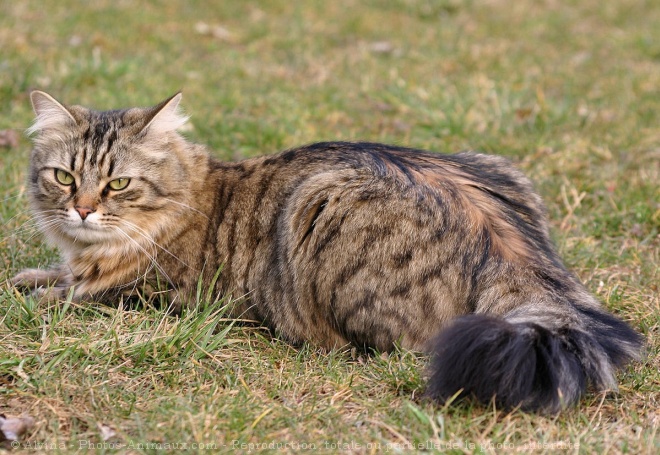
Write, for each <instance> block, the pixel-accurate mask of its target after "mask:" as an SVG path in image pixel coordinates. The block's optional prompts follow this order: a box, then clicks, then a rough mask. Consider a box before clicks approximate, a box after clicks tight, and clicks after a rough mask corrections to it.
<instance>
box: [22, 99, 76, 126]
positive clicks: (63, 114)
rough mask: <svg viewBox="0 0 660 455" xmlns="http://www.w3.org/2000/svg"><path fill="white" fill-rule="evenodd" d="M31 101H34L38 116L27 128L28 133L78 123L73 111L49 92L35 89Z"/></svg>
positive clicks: (35, 111) (33, 106)
mask: <svg viewBox="0 0 660 455" xmlns="http://www.w3.org/2000/svg"><path fill="white" fill-rule="evenodd" d="M30 101H32V109H34V113H35V114H36V115H37V117H36V118H35V119H34V123H33V124H32V126H31V127H30V128H28V129H27V131H26V133H27V134H28V135H32V134H34V133H41V132H44V131H48V130H54V129H61V128H66V127H70V126H72V125H75V124H76V119H75V118H74V117H73V115H72V114H71V112H69V110H68V109H67V108H66V107H65V106H64V105H63V104H61V103H60V102H59V101H57V100H56V99H55V98H53V97H52V96H50V95H49V94H48V93H44V92H40V91H39V90H35V91H33V92H32V93H30Z"/></svg>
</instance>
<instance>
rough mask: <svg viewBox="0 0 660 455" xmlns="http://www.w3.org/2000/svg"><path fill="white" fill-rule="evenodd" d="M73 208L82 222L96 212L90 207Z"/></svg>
mask: <svg viewBox="0 0 660 455" xmlns="http://www.w3.org/2000/svg"><path fill="white" fill-rule="evenodd" d="M74 208H75V209H76V212H78V215H80V218H81V219H82V220H83V221H84V220H85V219H86V218H87V215H89V214H90V213H94V212H96V209H93V208H91V207H80V206H78V205H76V206H75V207H74Z"/></svg>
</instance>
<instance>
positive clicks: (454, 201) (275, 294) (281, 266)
mask: <svg viewBox="0 0 660 455" xmlns="http://www.w3.org/2000/svg"><path fill="white" fill-rule="evenodd" d="M235 166H237V168H238V169H239V170H240V172H244V173H245V176H244V178H243V179H242V180H241V181H242V182H243V184H242V185H241V187H242V188H243V189H244V190H245V191H247V192H249V194H250V197H249V199H250V200H252V201H253V203H250V204H248V205H245V207H244V209H243V210H241V212H242V213H245V214H247V215H246V216H244V217H242V218H241V221H239V224H241V223H242V225H236V224H235V223H231V222H230V223H229V224H230V229H229V230H225V231H223V230H222V229H220V230H219V234H220V236H221V239H222V240H221V243H222V244H224V245H227V248H228V249H229V251H230V252H236V253H231V254H230V257H229V260H228V261H227V266H228V269H226V270H227V272H229V271H231V275H232V276H234V277H235V278H236V281H235V282H234V284H233V286H232V287H235V288H238V289H240V291H241V292H244V293H246V294H250V295H251V296H252V298H251V301H252V302H253V303H254V302H258V303H257V305H256V307H255V308H257V309H258V310H259V314H257V315H256V317H257V318H259V319H262V320H265V321H271V322H272V323H273V326H274V327H278V328H280V329H283V331H284V332H285V333H287V334H289V336H290V338H292V339H312V340H315V341H316V342H318V343H319V344H322V345H325V346H332V345H341V344H342V343H344V342H346V341H351V342H353V343H354V344H357V345H365V344H366V345H370V346H377V347H379V348H383V349H385V348H388V346H390V344H391V342H392V341H393V340H396V339H397V338H398V337H399V336H401V335H404V337H405V339H404V340H403V343H404V345H406V346H414V347H421V346H422V344H423V343H425V342H426V341H427V340H428V338H429V337H430V336H432V332H433V331H434V330H435V329H434V328H433V329H431V327H437V326H438V324H441V323H442V322H443V321H446V320H449V319H450V318H452V317H454V316H456V315H457V314H462V313H465V312H467V311H470V310H472V309H474V306H475V305H476V304H477V301H476V300H475V299H476V298H477V297H475V296H477V295H478V294H479V292H480V291H479V290H478V289H477V284H476V282H474V280H475V279H477V278H478V276H479V274H481V273H482V272H484V271H485V270H486V267H487V264H491V263H492V264H495V263H496V262H498V263H501V260H504V261H508V262H512V263H513V262H517V263H519V262H521V261H524V260H525V258H526V257H527V256H528V255H529V253H530V251H531V250H532V249H534V247H533V246H531V244H530V239H529V238H527V237H528V236H529V235H530V234H531V236H532V237H534V236H536V237H539V238H540V240H539V241H540V243H546V239H545V238H544V235H545V234H544V229H545V228H544V220H543V215H542V208H541V207H540V206H538V205H537V201H536V195H535V194H534V193H533V192H532V191H531V185H530V184H529V181H528V180H527V179H525V178H524V177H523V176H522V174H521V173H519V172H518V171H517V170H515V169H513V167H512V166H511V164H510V163H509V162H508V161H507V160H505V159H503V158H498V157H491V156H487V155H480V154H473V153H462V154H458V155H442V154H437V153H431V152H425V151H419V150H413V149H406V148H400V147H396V146H386V145H382V144H373V143H351V142H329V143H317V144H311V145H308V146H304V147H301V148H297V149H293V150H288V151H285V152H282V153H280V154H277V155H274V156H270V157H265V158H261V159H257V160H249V161H247V162H243V163H239V164H236V165H235ZM241 199H243V198H242V197H239V198H238V200H241ZM237 204H238V203H237ZM235 225H236V226H237V227H236V228H233V227H232V226H235ZM233 231H236V232H238V231H241V232H243V233H244V234H246V235H245V236H244V237H242V238H245V239H249V242H250V243H249V244H247V243H246V244H245V245H239V244H236V241H237V240H238V239H239V238H241V237H240V236H238V235H235V236H234V235H231V232H233ZM224 232H227V233H226V234H225V233H224ZM239 252H244V253H239ZM487 258H488V259H487ZM490 258H493V260H492V261H491V259H490ZM498 258H499V259H498ZM488 267H489V266H488ZM226 276H227V275H226ZM387 277H389V278H387ZM438 299H441V300H442V301H444V302H445V305H437V304H433V303H432V302H436V301H438ZM269 302H280V303H279V305H278V306H277V307H273V306H271V305H270V304H269ZM410 302H418V303H419V302H422V304H421V305H419V304H417V305H415V306H411V305H410ZM424 302H426V303H424ZM374 314H378V318H380V322H379V321H378V320H373V319H372V317H373V315H374ZM320 315H325V316H320ZM319 317H322V318H329V319H328V321H327V324H316V323H314V322H313V321H314V320H315V318H319ZM419 320H430V321H436V324H435V325H434V324H430V325H428V326H426V327H425V328H419V330H417V329H415V330H412V329H411V327H414V326H415V321H419ZM385 321H387V323H386V324H385ZM373 324H377V325H378V326H379V327H380V329H375V328H374V327H373ZM335 326H336V328H337V329H336V330H335V329H332V327H335ZM381 326H382V327H381ZM339 327H341V329H339ZM311 328H321V329H323V330H325V332H322V333H321V332H319V333H314V330H311ZM321 329H319V330H321ZM315 330H316V329H315ZM337 330H338V332H337ZM338 333H339V335H340V336H339V335H338ZM333 340H334V341H333Z"/></svg>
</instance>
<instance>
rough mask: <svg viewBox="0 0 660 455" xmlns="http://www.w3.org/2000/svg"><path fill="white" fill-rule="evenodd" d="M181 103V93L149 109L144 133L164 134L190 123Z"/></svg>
mask: <svg viewBox="0 0 660 455" xmlns="http://www.w3.org/2000/svg"><path fill="white" fill-rule="evenodd" d="M179 102H181V92H178V93H176V94H175V95H174V96H172V97H170V98H168V99H166V100H165V101H163V102H162V103H160V104H158V105H157V106H155V107H152V108H151V109H149V111H148V113H147V116H146V119H145V125H144V126H143V127H142V131H148V133H149V134H162V133H167V132H170V131H176V130H177V129H179V128H181V127H182V126H183V125H184V124H185V123H186V122H187V121H188V116H187V115H184V114H183V113H182V112H181V109H180V108H179Z"/></svg>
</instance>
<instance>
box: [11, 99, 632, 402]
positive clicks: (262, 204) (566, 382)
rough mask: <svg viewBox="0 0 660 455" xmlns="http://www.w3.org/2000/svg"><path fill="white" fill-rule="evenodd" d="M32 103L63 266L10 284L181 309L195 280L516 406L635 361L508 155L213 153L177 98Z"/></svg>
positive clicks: (293, 327)
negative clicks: (156, 292)
mask: <svg viewBox="0 0 660 455" xmlns="http://www.w3.org/2000/svg"><path fill="white" fill-rule="evenodd" d="M31 99H32V104H33V107H34V110H35V112H36V114H37V117H36V121H35V123H34V125H33V126H32V127H31V128H30V130H29V133H31V134H34V135H35V136H36V137H35V139H34V150H33V152H32V158H31V167H30V174H29V198H30V202H31V206H32V209H33V212H34V217H35V218H36V221H37V223H38V225H39V226H40V228H41V230H42V231H43V233H44V234H45V236H46V237H47V238H48V240H50V242H51V243H53V244H54V245H55V246H57V247H58V248H59V249H60V251H61V253H62V259H63V261H62V263H61V265H59V266H57V267H55V268H53V269H51V270H25V271H23V272H21V273H19V274H18V275H17V276H16V277H14V279H13V283H14V284H15V285H17V286H24V287H28V288H33V289H35V290H37V291H38V292H41V293H45V294H48V296H49V297H51V298H53V297H55V298H57V297H63V296H65V295H66V294H67V293H68V292H69V290H70V288H71V287H73V291H72V292H73V296H74V298H76V299H78V300H94V301H110V302H113V301H114V302H115V303H116V302H117V301H118V300H119V299H120V298H121V296H122V295H126V294H130V293H131V292H133V291H136V287H142V286H143V284H144V283H152V284H153V282H154V281H155V280H156V278H157V277H158V278H159V279H160V280H163V281H165V282H166V283H167V286H168V289H169V297H170V302H171V303H172V305H173V306H174V307H178V308H180V307H181V306H182V305H186V304H187V303H188V302H190V301H191V300H192V299H193V296H194V295H195V290H196V288H197V286H198V282H199V279H200V276H201V280H202V283H203V284H204V285H205V286H215V287H216V289H215V290H216V291H217V292H219V293H225V294H229V293H231V294H233V295H234V296H247V297H246V298H245V299H244V300H243V301H242V303H241V304H240V305H239V306H238V307H237V308H236V309H235V313H236V315H242V316H243V317H248V318H252V319H255V320H258V321H262V322H263V323H264V324H265V325H267V326H269V327H270V328H271V329H273V330H274V331H275V332H276V333H278V334H279V335H280V336H282V337H283V338H285V339H286V340H289V341H290V342H292V343H300V342H303V341H309V342H311V343H314V344H316V345H319V346H322V347H325V348H335V347H341V346H344V345H347V344H353V345H355V346H358V347H361V348H367V349H368V348H374V349H376V350H389V349H391V348H392V347H393V345H394V344H395V343H399V344H400V345H401V346H402V347H404V348H409V349H415V350H422V351H426V352H429V353H431V355H432V356H433V361H432V371H431V376H430V380H429V384H428V391H427V393H428V395H430V396H432V397H434V398H437V399H439V400H446V399H447V398H448V397H451V396H453V395H455V394H458V395H459V396H473V397H476V398H477V399H478V400H480V401H483V402H488V401H489V400H491V399H493V397H494V399H495V400H496V402H497V403H499V404H500V405H502V406H504V407H507V408H510V407H515V406H521V407H522V408H523V409H527V410H539V411H547V412H556V411H558V410H560V409H562V408H563V407H565V406H567V405H570V404H572V403H575V402H576V401H577V400H578V399H579V397H580V396H581V395H582V394H583V393H584V391H585V389H586V387H587V386H588V385H592V386H594V387H595V388H596V389H598V390H604V389H615V388H616V382H615V376H614V373H615V368H617V367H620V366H622V365H624V364H625V363H626V362H627V361H628V360H630V359H635V358H638V355H639V351H640V348H641V344H642V343H641V339H640V337H639V336H638V335H637V334H636V333H635V332H634V331H633V330H632V329H631V328H629V327H628V326H627V325H626V324H625V323H623V322H622V321H620V320H619V319H617V318H616V317H614V316H612V315H611V314H609V313H608V312H606V311H605V310H604V309H603V308H602V307H601V305H600V304H599V302H598V301H597V300H596V299H595V298H594V297H593V296H592V295H590V294H589V292H587V290H586V289H585V288H584V286H583V285H582V284H581V283H580V281H579V280H578V279H577V278H576V277H575V275H573V274H572V273H571V272H569V271H568V270H567V269H566V268H565V267H564V265H563V264H562V262H561V260H560V258H559V257H558V255H557V253H556V252H555V249H554V248H553V245H552V243H551V241H550V239H549V236H548V224H547V221H546V215H545V209H544V207H543V204H542V202H541V199H540V197H539V196H538V195H537V194H536V193H535V192H534V191H533V189H532V185H531V183H530V182H529V180H528V179H527V178H525V177H524V176H523V175H522V174H521V173H520V172H519V171H517V170H516V169H514V168H513V167H512V165H511V163H509V162H508V161H507V160H505V159H503V158H500V157H497V156H488V155H482V154H477V153H459V154H457V155H440V154H435V153H428V152H424V151H419V150H411V149H406V148H401V147H393V146H388V145H382V144H372V143H349V142H328V143H319V144H313V145H308V146H305V147H301V148H297V149H293V150H289V151H285V152H283V153H280V154H278V155H272V156H265V157H262V158H255V159H248V160H245V161H241V162H237V163H224V162H220V161H218V160H216V159H214V158H212V157H210V156H209V155H208V153H207V152H206V151H205V149H204V148H203V147H201V146H198V145H193V144H190V143H189V142H187V141H186V140H185V139H184V138H183V137H182V136H180V135H179V134H178V133H177V132H176V130H177V129H178V128H179V127H181V126H182V125H183V124H184V122H185V121H186V118H185V117H183V116H182V115H181V114H180V113H179V111H178V105H179V101H180V99H181V95H180V94H176V95H174V96H173V97H172V98H169V99H167V100H165V101H163V102H162V103H160V104H158V105H157V106H155V107H150V108H132V109H126V110H114V111H103V112H99V111H93V110H89V109H86V108H84V107H81V106H65V105H63V104H61V103H59V102H58V101H56V100H55V99H53V98H52V97H51V96H49V95H47V94H46V93H43V92H39V91H35V92H33V93H32V95H31ZM221 266H222V267H223V268H222V271H221V274H220V276H219V279H218V280H217V282H216V281H214V277H215V276H217V275H216V271H217V270H218V269H219V267H221ZM144 287H145V288H148V287H149V286H148V285H145V286H144ZM39 290H41V291H39Z"/></svg>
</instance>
